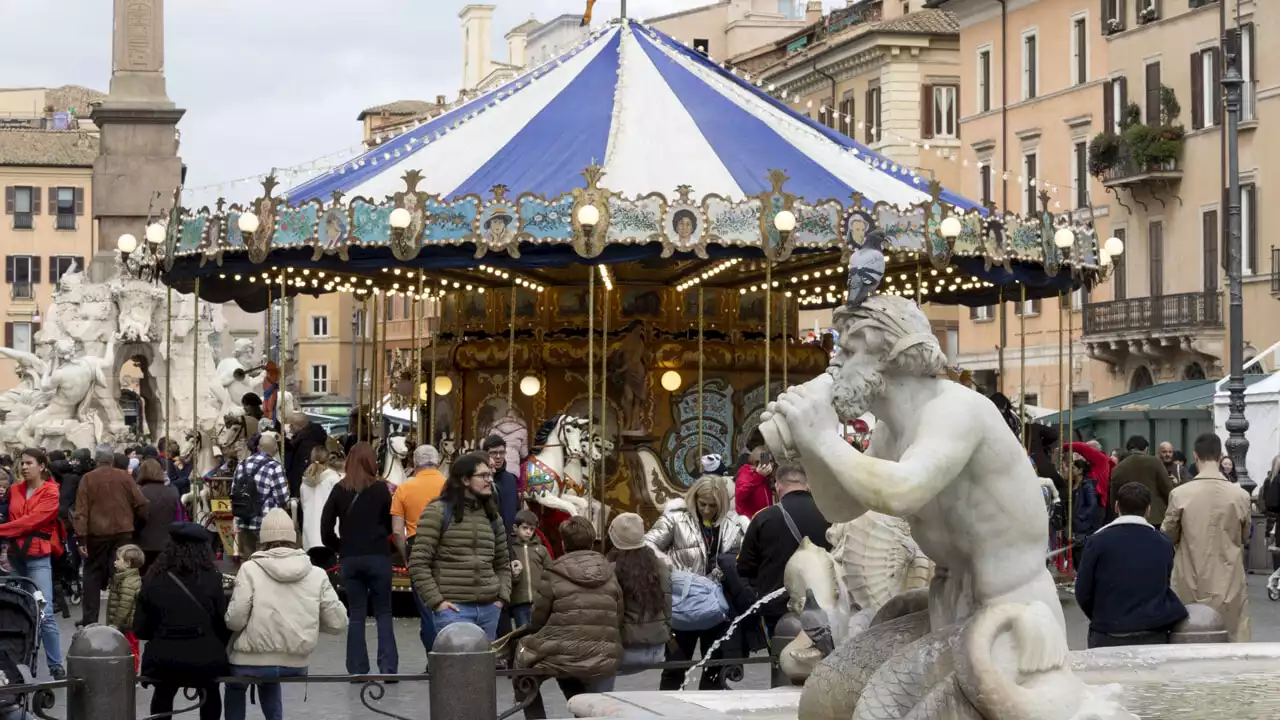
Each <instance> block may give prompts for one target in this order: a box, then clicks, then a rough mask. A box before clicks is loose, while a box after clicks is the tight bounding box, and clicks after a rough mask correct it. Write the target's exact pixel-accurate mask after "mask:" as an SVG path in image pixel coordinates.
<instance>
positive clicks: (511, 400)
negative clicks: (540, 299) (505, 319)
mask: <svg viewBox="0 0 1280 720" xmlns="http://www.w3.org/2000/svg"><path fill="white" fill-rule="evenodd" d="M508 315H509V316H510V322H511V336H510V339H509V340H507V408H508V409H511V410H514V409H515V401H516V284H515V283H514V282H513V283H511V312H509V313H508Z"/></svg>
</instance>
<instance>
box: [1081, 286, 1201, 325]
mask: <svg viewBox="0 0 1280 720" xmlns="http://www.w3.org/2000/svg"><path fill="white" fill-rule="evenodd" d="M1221 327H1222V296H1221V295H1219V294H1218V293H1216V292H1213V293H1204V292H1198V293H1181V294H1178V295H1161V296H1160V297H1143V298H1132V299H1129V300H1112V301H1110V302H1100V303H1090V304H1088V305H1086V306H1085V308H1084V334H1085V335H1111V334H1128V333H1141V334H1165V333H1178V332H1185V331H1194V330H1200V329H1205V328H1221Z"/></svg>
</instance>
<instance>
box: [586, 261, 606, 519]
mask: <svg viewBox="0 0 1280 720" xmlns="http://www.w3.org/2000/svg"><path fill="white" fill-rule="evenodd" d="M600 271H601V274H602V275H603V274H604V273H605V272H607V271H606V270H605V269H604V266H603V265H601V266H600ZM600 322H601V323H602V325H603V329H602V330H601V332H600V335H601V340H600V438H601V440H602V441H603V439H604V438H605V437H606V436H607V435H608V432H609V413H608V405H607V402H606V400H605V396H606V395H607V394H608V392H609V285H608V284H607V283H606V284H605V286H604V312H603V313H601V317H600ZM592 442H594V441H592ZM587 462H591V460H590V458H588V459H587ZM604 471H605V453H604V447H603V442H602V444H601V448H600V475H599V476H598V477H599V478H600V483H599V485H600V488H599V494H600V498H599V499H600V507H601V508H602V509H601V515H600V520H601V522H603V520H604V511H603V508H604ZM600 524H601V523H597V524H596V527H600Z"/></svg>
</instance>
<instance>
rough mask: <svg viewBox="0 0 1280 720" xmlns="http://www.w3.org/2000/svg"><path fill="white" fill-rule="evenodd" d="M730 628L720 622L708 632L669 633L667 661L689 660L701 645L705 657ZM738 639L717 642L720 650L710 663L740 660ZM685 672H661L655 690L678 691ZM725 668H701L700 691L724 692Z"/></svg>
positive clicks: (684, 631)
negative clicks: (660, 677) (670, 635)
mask: <svg viewBox="0 0 1280 720" xmlns="http://www.w3.org/2000/svg"><path fill="white" fill-rule="evenodd" d="M728 629H729V623H722V624H720V625H717V626H715V627H713V628H711V629H710V630H701V631H695V630H676V631H674V632H672V633H671V634H672V639H671V642H669V643H667V662H678V661H688V660H692V659H693V656H694V653H695V652H696V651H697V649H698V646H699V645H701V646H702V654H703V655H706V654H707V651H708V650H710V649H711V644H712V643H714V642H715V641H716V640H718V639H720V637H721V636H722V635H724V633H725V631H726V630H728ZM738 645H739V643H738V638H737V637H731V638H729V639H728V640H725V641H724V642H722V643H720V647H719V649H717V650H716V652H715V654H714V655H712V656H711V659H713V660H720V659H723V658H736V657H742V653H741V651H740V648H739V647H738ZM686 672H687V671H685V670H663V671H662V680H661V681H660V682H659V684H658V689H659V690H663V691H667V690H679V689H680V685H681V684H682V683H683V682H684V676H685V673H686ZM723 675H724V666H719V667H706V668H703V669H702V679H701V680H699V681H698V689H699V690H724V689H725V687H726V686H725V683H724V679H723Z"/></svg>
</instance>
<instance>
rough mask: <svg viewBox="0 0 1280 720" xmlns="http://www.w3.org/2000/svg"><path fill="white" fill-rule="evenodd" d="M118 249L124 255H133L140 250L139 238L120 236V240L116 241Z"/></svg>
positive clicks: (126, 235)
mask: <svg viewBox="0 0 1280 720" xmlns="http://www.w3.org/2000/svg"><path fill="white" fill-rule="evenodd" d="M116 249H117V250H119V251H120V252H122V253H131V252H133V251H134V250H137V249H138V238H136V237H134V236H133V235H130V234H129V233H125V234H123V235H121V236H120V239H119V240H116Z"/></svg>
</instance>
